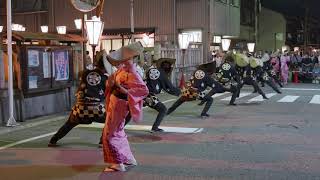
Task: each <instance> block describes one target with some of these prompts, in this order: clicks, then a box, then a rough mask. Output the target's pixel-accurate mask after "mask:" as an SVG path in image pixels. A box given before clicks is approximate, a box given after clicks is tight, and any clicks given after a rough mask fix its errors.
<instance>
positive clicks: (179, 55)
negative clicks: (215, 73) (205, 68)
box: [160, 48, 203, 86]
mask: <svg viewBox="0 0 320 180" xmlns="http://www.w3.org/2000/svg"><path fill="white" fill-rule="evenodd" d="M160 55H161V57H162V58H173V59H176V65H175V68H174V70H173V71H172V76H171V81H172V82H173V84H174V85H176V86H177V85H179V82H180V79H181V73H182V72H183V73H184V78H185V80H186V81H188V80H189V79H190V77H191V76H192V73H193V71H194V70H195V69H196V68H197V66H198V65H200V64H202V63H203V52H202V49H201V48H197V49H187V50H186V52H185V54H184V56H185V57H184V60H183V52H182V50H181V49H167V48H161V49H160ZM183 61H184V62H183Z"/></svg>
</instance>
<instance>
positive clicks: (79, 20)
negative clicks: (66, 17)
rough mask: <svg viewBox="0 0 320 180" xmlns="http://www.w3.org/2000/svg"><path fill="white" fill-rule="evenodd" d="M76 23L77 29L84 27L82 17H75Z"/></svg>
mask: <svg viewBox="0 0 320 180" xmlns="http://www.w3.org/2000/svg"><path fill="white" fill-rule="evenodd" d="M74 24H75V25H76V28H77V29H82V19H75V20H74Z"/></svg>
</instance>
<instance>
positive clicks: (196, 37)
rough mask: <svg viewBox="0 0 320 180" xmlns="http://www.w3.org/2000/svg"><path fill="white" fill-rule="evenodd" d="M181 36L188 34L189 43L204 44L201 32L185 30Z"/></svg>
mask: <svg viewBox="0 0 320 180" xmlns="http://www.w3.org/2000/svg"><path fill="white" fill-rule="evenodd" d="M180 34H188V40H189V42H194V43H196V42H197V43H201V42H202V31H201V30H185V31H182V32H181V33H180Z"/></svg>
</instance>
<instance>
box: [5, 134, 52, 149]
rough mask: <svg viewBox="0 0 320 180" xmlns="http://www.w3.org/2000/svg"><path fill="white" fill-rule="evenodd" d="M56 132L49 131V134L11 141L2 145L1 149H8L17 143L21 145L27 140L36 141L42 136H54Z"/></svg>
mask: <svg viewBox="0 0 320 180" xmlns="http://www.w3.org/2000/svg"><path fill="white" fill-rule="evenodd" d="M55 133H56V132H51V133H48V134H43V135H40V136H36V137H33V138H29V139H25V140H21V141H18V142H15V143H10V144H7V145H5V146H2V147H0V150H4V149H8V148H11V147H13V146H16V145H19V144H24V143H27V142H30V141H34V140H37V139H41V138H44V137H48V136H52V135H54V134H55Z"/></svg>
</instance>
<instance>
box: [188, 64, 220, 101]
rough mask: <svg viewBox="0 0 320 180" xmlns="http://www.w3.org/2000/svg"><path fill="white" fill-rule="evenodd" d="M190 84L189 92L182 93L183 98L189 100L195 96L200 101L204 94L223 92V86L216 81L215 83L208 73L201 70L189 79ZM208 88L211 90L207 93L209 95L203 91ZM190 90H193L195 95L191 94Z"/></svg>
mask: <svg viewBox="0 0 320 180" xmlns="http://www.w3.org/2000/svg"><path fill="white" fill-rule="evenodd" d="M190 82H191V87H190V88H189V92H186V93H184V96H185V97H186V98H187V99H190V100H191V99H196V98H197V97H196V96H198V97H199V98H200V99H202V98H203V97H204V96H205V95H206V94H214V93H219V92H223V86H222V85H221V84H220V83H218V82H217V81H215V80H214V79H213V78H212V77H211V76H210V75H209V74H208V73H206V72H205V71H203V70H201V69H198V70H196V71H195V72H194V74H193V76H192V77H191V79H190ZM208 87H210V88H211V90H210V91H209V93H205V92H204V91H205V90H206V89H207V88H208ZM191 89H195V90H196V92H197V95H196V94H195V93H192V90H191ZM212 92H214V93H212Z"/></svg>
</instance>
